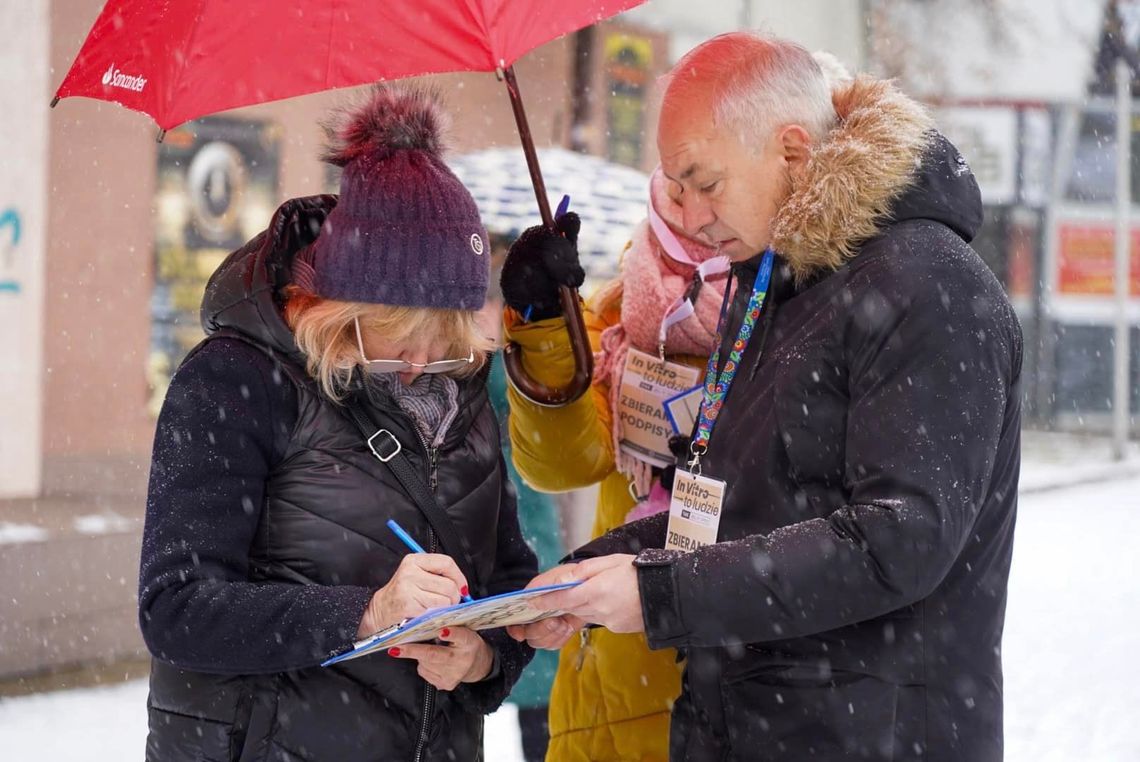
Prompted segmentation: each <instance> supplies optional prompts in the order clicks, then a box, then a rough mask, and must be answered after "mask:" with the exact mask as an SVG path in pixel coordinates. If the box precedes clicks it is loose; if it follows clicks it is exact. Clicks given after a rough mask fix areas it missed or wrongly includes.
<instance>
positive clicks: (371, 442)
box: [368, 429, 404, 463]
mask: <svg viewBox="0 0 1140 762" xmlns="http://www.w3.org/2000/svg"><path fill="white" fill-rule="evenodd" d="M381 434H387V435H388V439H387V440H381V441H380V445H379V446H380V447H381V448H385V449H390V444H392V445H395V446H396V449H394V450H392V451H391V452H388V453H386V454H385V453H382V452H380V449H379V448H378V447H377V445H376V443H375V440H376V437H378V436H380V435H381ZM389 443H390V444H389ZM368 449H369V450H371V451H372V454H373V455H375V456H376V459H377V460H379V461H380V462H381V463H387V462H388V461H390V460H391V459H392V458H394V457H396V456H397V455H399V454H400V451H401V450H403V449H404V447H403V445H401V444H400V440H399V439H396V435H395V434H393V433H392V432H390V431H388V429H380V430H379V431H377V432H376V433H375V434H373V435H372V436H370V437H368Z"/></svg>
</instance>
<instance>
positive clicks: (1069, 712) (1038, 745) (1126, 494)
mask: <svg viewBox="0 0 1140 762" xmlns="http://www.w3.org/2000/svg"><path fill="white" fill-rule="evenodd" d="M1138 537H1140V477H1134V478H1131V479H1127V480H1120V481H1112V482H1105V483H1100V484H1095V485H1085V486H1078V487H1072V488H1069V489H1063V490H1056V491H1049V492H1039V493H1034V494H1029V495H1023V496H1022V500H1021V506H1020V512H1019V517H1018V527H1017V535H1016V540H1015V548H1014V564H1013V571H1012V574H1011V579H1010V594H1009V599H1010V600H1009V610H1008V617H1007V624H1006V637H1005V647H1004V652H1005V668H1006V669H1005V677H1006V749H1007V753H1006V760H1007V761H1008V762H1077V761H1079V762H1135V761H1136V760H1140V720H1138V712H1140V660H1138V659H1137V658H1136V647H1135V646H1136V645H1137V644H1138V643H1140V576H1138V574H1137V561H1136V556H1137V553H1136V551H1135V544H1136V538H1138ZM145 701H146V683H145V682H144V681H135V682H129V683H124V684H122V685H116V686H111V687H103V688H90V689H84V690H73V691H63V692H56V693H45V694H39V695H34V696H25V697H20V698H11V699H0V759H3V760H4V761H5V762H24V761H25V760H41V759H50V760H54V759H65V760H68V762H103V761H104V760H107V761H110V760H114V761H115V762H119V761H120V760H131V759H141V757H142V747H143V739H144V738H145V735H146V712H145V709H144V706H145ZM518 739H519V735H518V729H517V725H516V718H515V713H514V710H513V708H512V707H506V708H504V709H503V710H501V711H500V712H498V713H497V714H495V715H493V716H492V717H491V718H490V722H489V724H488V729H487V755H486V756H487V759H489V760H495V762H514V760H521V759H522V756H521V753H520V751H519V740H518Z"/></svg>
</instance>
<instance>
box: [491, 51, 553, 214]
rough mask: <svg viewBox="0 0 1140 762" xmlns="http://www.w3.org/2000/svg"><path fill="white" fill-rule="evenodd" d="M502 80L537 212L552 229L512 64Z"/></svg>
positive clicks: (540, 173)
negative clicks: (505, 86)
mask: <svg viewBox="0 0 1140 762" xmlns="http://www.w3.org/2000/svg"><path fill="white" fill-rule="evenodd" d="M503 80H504V81H505V82H506V83H507V93H508V94H509V95H510V97H511V109H512V110H513V111H514V112H515V124H516V125H517V126H518V128H519V138H520V139H521V140H522V146H523V153H524V154H525V155H526V166H527V169H529V170H530V181H531V184H532V185H533V186H534V195H535V197H536V198H537V200H538V211H539V214H541V215H542V222H543V224H545V225H546V227H548V228H550V229H551V230H554V229H555V227H554V215H553V214H551V213H550V201H549V199H547V198H546V183H544V182H543V180H542V170H541V169H540V168H539V166H538V153H537V152H536V151H535V150H534V138H533V137H532V136H531V133H530V124H529V123H528V122H527V120H526V111H525V110H524V109H523V103H522V95H521V94H520V93H519V83H518V80H516V79H515V69H514V67H513V66H508V67H507V68H506V69H504V70H503Z"/></svg>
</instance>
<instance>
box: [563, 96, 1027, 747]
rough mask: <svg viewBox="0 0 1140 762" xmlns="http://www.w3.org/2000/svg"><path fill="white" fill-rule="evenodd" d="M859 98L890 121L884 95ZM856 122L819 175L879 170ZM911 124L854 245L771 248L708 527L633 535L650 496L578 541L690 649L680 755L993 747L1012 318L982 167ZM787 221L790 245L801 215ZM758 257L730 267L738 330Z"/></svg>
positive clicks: (1017, 344) (1004, 574) (1017, 350)
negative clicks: (813, 254)
mask: <svg viewBox="0 0 1140 762" xmlns="http://www.w3.org/2000/svg"><path fill="white" fill-rule="evenodd" d="M868 97H870V96H868ZM862 105H864V106H865V107H869V108H870V109H871V110H872V114H875V113H878V114H879V115H880V116H881V117H882V119H883V120H886V121H887V122H888V123H889V124H891V127H892V129H894V128H897V121H898V120H896V119H894V118H893V117H894V116H895V114H894V112H893V111H892V108H893V107H892V104H891V103H886V104H879V103H878V101H876V100H875V99H873V98H872V99H871V102H870V103H869V104H868V103H864V104H862ZM904 116H905V114H904ZM863 119H864V120H866V115H865V114H864V116H863ZM915 122H916V125H920V126H922V129H923V130H925V128H926V124H927V123H926V122H925V121H924V120H921V119H916V120H915ZM863 124H864V128H865V127H866V121H864V123H863ZM878 126H880V127H881V126H882V125H881V124H880V125H878ZM852 131H857V128H855V127H841V128H840V129H839V130H838V131H837V132H836V133H833V137H832V140H833V141H835V142H834V143H833V144H832V145H833V146H834V147H835V148H836V149H837V150H836V152H835V153H833V154H831V155H832V156H835V155H838V156H839V157H840V159H841V161H838V162H836V164H837V165H838V167H837V168H836V167H832V168H828V171H829V172H832V173H838V174H839V175H840V176H838V177H834V176H833V178H832V179H834V180H835V183H834V185H833V186H829V187H833V188H849V187H857V184H858V183H860V182H864V181H865V180H866V178H867V177H868V176H873V175H874V173H876V172H880V173H881V172H883V171H885V170H883V169H882V168H879V167H876V166H875V162H876V161H877V160H878V157H875V156H873V155H872V156H870V157H864V158H862V159H861V158H860V156H858V155H855V154H854V153H853V152H854V151H857V150H859V149H860V148H861V147H862V148H863V149H864V153H865V145H864V146H855V147H853V148H852V149H851V150H850V151H847V150H846V149H845V148H844V145H843V141H845V140H849V139H851V138H852V137H858V134H856V135H854V136H853V135H851V134H850V133H851V132H852ZM922 142H923V144H924V145H926V148H925V149H924V150H923V151H922V152H921V153H920V154H919V155H917V156H915V157H913V158H914V159H917V161H914V160H911V161H909V162H908V161H903V162H901V165H902V166H905V167H907V168H908V170H909V171H908V172H907V173H906V175H905V176H903V177H901V178H900V179H899V181H898V183H897V184H896V186H895V194H894V196H893V198H892V200H891V206H890V210H891V215H890V219H889V221H882V220H879V222H878V229H879V232H878V233H877V234H876V235H875V236H874V237H873V238H872V239H870V240H867V241H864V242H860V243H859V244H858V245H857V246H856V247H855V249H854V256H853V257H851V258H849V259H847V260H846V262H845V263H844V264H842V266H840V267H838V269H837V270H834V271H832V270H830V269H817V270H815V271H813V272H811V273H810V274H809V276H808V277H807V278H806V279H803V280H801V281H800V283H799V284H798V285H797V283H796V282H795V281H794V279H793V278H792V276H791V273H790V270H789V268H788V267H783V268H777V273H776V277H775V281H774V284H773V287H772V289H771V291H770V295H769V301H768V304H767V305H766V306H765V308H764V312H763V317H762V318H761V323H760V324H759V325H758V327H757V329H756V333H755V335H754V336H753V339H752V341H751V343H750V344H749V346H748V348H747V350H746V353H745V355H744V356H743V358H742V362H741V368H740V371H739V372H738V374H737V377H736V382H735V384H734V385H733V387H732V388H731V391H730V392H729V395H728V398H727V401H726V403H725V405H724V408H723V409H722V410H721V413H720V415H719V420H718V422H717V424H716V427H715V429H714V431H713V435H712V439H711V442H710V445H709V450H708V454H707V455H706V456H705V457H704V458H703V459H702V461H701V464H702V468H703V473H704V475H705V476H711V477H714V478H717V479H722V480H725V481H726V482H727V485H728V487H727V496H726V499H725V503H724V508H723V512H722V520H721V523H720V531H719V537H718V540H719V542H718V543H717V544H715V545H710V546H705V547H702V548H700V549H698V550H696V551H694V552H691V553H687V554H686V553H681V552H675V551H664V550H642V549H643V548H662V547H663V544H664V539H665V525H666V520H667V515H666V514H661V515H658V516H655V517H652V518H649V519H645V520H643V521H640V522H637V523H634V524H630V525H627V526H626V527H623V528H621V529H619V530H616V531H615V532H613V533H611V534H610V535H607V536H605V537H602V538H599V539H598V540H596V541H594V542H593V543H591V544H589V545H587V546H586V547H585V548H583V549H580V551H579V552H578V553H577V554H576V555H577V556H582V557H585V556H595V555H600V554H604V553H612V552H630V551H633V552H639V551H640V556H639V558H638V562H637V563H638V565H639V569H638V580H639V587H640V594H641V601H642V604H643V613H644V622H645V627H646V632H647V635H648V638H649V642H650V645H651V646H652V647H654V648H664V647H669V646H674V647H679V648H682V649H684V650H685V651H686V652H687V656H688V664H687V668H686V671H685V676H684V687H683V694H682V696H681V698H680V700H679V702H678V703H677V705H676V707H675V709H674V715H673V726H672V736H671V758H672V759H674V760H725V759H732V760H753V761H757V760H763V761H776V760H779V761H780V762H804V761H805V760H811V759H819V760H892V761H893V762H898V761H899V760H938V761H942V762H951V761H953V762H995V761H996V760H1000V759H1001V758H1002V675H1001V634H1002V624H1003V620H1004V613H1005V602H1006V582H1007V578H1008V574H1009V566H1010V554H1011V549H1012V541H1013V527H1014V516H1015V512H1016V504H1017V481H1018V470H1019V463H1020V430H1019V428H1020V392H1019V376H1020V372H1021V351H1022V340H1021V332H1020V328H1019V325H1018V322H1017V319H1016V317H1015V315H1014V312H1013V310H1012V309H1011V307H1010V304H1009V302H1008V300H1007V299H1006V296H1005V294H1004V293H1003V291H1002V288H1001V286H1000V284H999V283H998V281H997V280H996V279H995V278H994V276H993V275H992V274H991V273H990V271H989V270H988V269H987V268H986V266H985V265H984V264H983V262H982V261H981V259H980V258H979V257H978V255H977V254H976V253H975V252H974V251H973V250H972V249H971V248H970V247H969V246H968V245H967V242H968V241H969V240H970V239H971V238H972V236H973V234H974V233H975V231H976V229H977V226H978V225H979V224H980V221H981V202H980V197H979V193H978V188H977V184H976V182H975V181H974V178H973V176H972V175H971V174H970V172H969V169H968V167H966V165H965V163H964V162H962V160H961V157H959V156H958V154H957V151H955V150H954V149H953V147H952V146H950V144H949V143H947V142H946V141H945V140H944V139H941V138H939V137H937V136H932V135H930V134H929V133H927V137H926V138H925V139H924V140H923V141H922ZM904 158H905V157H904ZM844 161H847V162H848V164H847V165H844V164H843V162H844ZM916 164H920V167H919V168H918V170H917V173H916V172H915V165H916ZM844 166H847V169H845V168H844ZM845 171H850V172H854V173H855V174H854V175H853V176H852V177H850V178H844V177H842V176H841V175H842V173H843V172H845ZM844 180H850V181H851V182H852V183H854V184H855V185H854V186H853V185H847V184H845V183H844ZM815 187H817V188H818V187H819V184H816V186H815ZM799 200H800V199H797V198H795V197H793V199H792V201H793V202H796V201H799ZM870 206H873V205H869V207H870ZM800 208H802V209H811V208H812V205H810V204H802V205H801V206H800ZM817 209H818V207H817ZM866 211H867V214H869V215H872V216H873V210H872V209H871V208H868V209H867V210H866ZM819 219H820V218H819V217H817V216H816V215H815V214H811V213H809V214H806V215H805V216H804V218H803V219H802V220H800V221H799V224H801V225H805V226H811V225H816V224H826V223H823V222H818V220H819ZM785 222H787V221H786V220H785ZM784 230H785V233H787V232H788V230H789V228H787V227H785V228H784ZM791 232H793V233H794V232H796V230H795V225H794V224H793V225H791ZM782 240H783V241H784V242H786V243H787V247H786V249H785V248H784V247H783V246H781V247H780V248H777V252H778V253H780V254H781V255H782V256H784V260H785V262H786V263H790V264H793V265H795V264H797V263H799V264H802V262H803V260H802V259H799V257H802V256H803V252H802V251H800V250H797V249H796V248H795V242H796V241H801V242H803V241H807V240H809V237H808V236H806V235H801V236H799V237H796V236H793V235H785V237H784V238H783V239H782ZM789 250H790V251H789ZM809 253H810V252H809ZM803 271H804V268H802V267H801V268H800V272H801V274H802V273H803ZM755 275H756V261H755V260H754V261H753V262H750V263H747V264H746V265H743V266H738V267H736V268H735V277H736V278H737V279H738V291H737V294H738V298H737V300H736V301H735V304H734V307H733V310H732V312H733V316H734V317H733V319H732V320H730V321H729V330H728V332H727V333H728V335H730V336H735V327H736V326H737V325H739V322H740V315H741V313H742V311H743V306H744V303H745V301H746V300H747V298H748V296H749V295H750V291H751V286H752V281H753V279H754V278H755ZM765 334H766V335H765Z"/></svg>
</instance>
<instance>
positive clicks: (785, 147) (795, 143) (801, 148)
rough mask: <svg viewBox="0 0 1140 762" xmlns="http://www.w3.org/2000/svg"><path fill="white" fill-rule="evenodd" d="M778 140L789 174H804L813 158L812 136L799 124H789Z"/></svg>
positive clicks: (781, 131)
mask: <svg viewBox="0 0 1140 762" xmlns="http://www.w3.org/2000/svg"><path fill="white" fill-rule="evenodd" d="M778 139H779V141H780V151H781V154H782V155H783V157H784V163H785V164H787V166H788V172H789V173H790V174H792V175H793V176H798V175H800V174H802V173H803V171H804V169H805V168H806V167H807V163H808V159H809V158H811V148H812V144H811V135H808V131H807V130H805V129H804V128H803V127H801V126H799V125H798V124H789V125H788V126H787V127H784V128H783V129H782V130H780V134H779V136H778Z"/></svg>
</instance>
